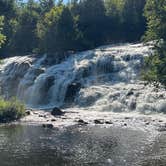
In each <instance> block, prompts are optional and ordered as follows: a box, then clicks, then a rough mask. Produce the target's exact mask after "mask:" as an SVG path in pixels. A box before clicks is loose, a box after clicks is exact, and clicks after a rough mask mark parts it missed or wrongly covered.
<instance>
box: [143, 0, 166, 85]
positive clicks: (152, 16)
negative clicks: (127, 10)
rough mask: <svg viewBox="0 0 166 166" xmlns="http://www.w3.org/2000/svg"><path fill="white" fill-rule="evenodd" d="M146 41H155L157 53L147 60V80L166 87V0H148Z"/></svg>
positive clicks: (146, 8) (146, 7)
mask: <svg viewBox="0 0 166 166" xmlns="http://www.w3.org/2000/svg"><path fill="white" fill-rule="evenodd" d="M145 16H146V18H147V22H148V30H147V31H146V34H145V36H144V39H145V40H147V41H148V40H155V41H156V46H155V53H154V55H153V56H152V57H150V58H149V59H148V60H147V64H146V65H147V68H146V72H145V78H146V79H148V80H150V81H160V82H161V83H162V84H164V85H166V31H165V30H166V0H158V1H156V0H147V3H146V6H145Z"/></svg>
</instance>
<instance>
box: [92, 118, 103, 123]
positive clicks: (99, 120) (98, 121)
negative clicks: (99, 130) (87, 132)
mask: <svg viewBox="0 0 166 166" xmlns="http://www.w3.org/2000/svg"><path fill="white" fill-rule="evenodd" d="M94 123H95V124H104V120H103V119H95V120H94Z"/></svg>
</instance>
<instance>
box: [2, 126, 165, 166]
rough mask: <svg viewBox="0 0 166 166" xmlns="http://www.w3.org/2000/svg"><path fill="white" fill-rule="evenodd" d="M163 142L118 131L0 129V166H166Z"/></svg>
mask: <svg viewBox="0 0 166 166" xmlns="http://www.w3.org/2000/svg"><path fill="white" fill-rule="evenodd" d="M165 138H166V135H164V134H162V135H161V136H158V137H157V138H154V135H152V134H149V133H145V132H142V131H134V130H129V129H120V128H109V129H107V128H99V127H70V128H67V129H61V130H59V129H53V130H50V129H43V128H41V127H37V126H20V125H18V126H8V127H0V163H1V164H0V165H1V166H22V165H24V166H65V165H66V166H93V165H94V166H107V165H108V166H134V165H136V166H160V165H161V166H162V165H163V166H165V165H166V160H164V157H163V156H164V155H166V147H165V145H166V144H165V143H166V141H165V140H166V139H165Z"/></svg>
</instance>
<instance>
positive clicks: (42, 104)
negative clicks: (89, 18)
mask: <svg viewBox="0 0 166 166" xmlns="http://www.w3.org/2000/svg"><path fill="white" fill-rule="evenodd" d="M151 48H152V46H151V45H143V44H142V43H140V44H119V45H108V46H102V47H99V48H97V49H94V50H89V51H85V52H81V53H77V54H74V55H70V56H68V58H66V59H65V60H64V61H62V62H61V63H48V58H49V59H50V57H47V56H46V55H45V56H42V57H40V58H39V57H34V56H24V57H13V58H8V59H5V60H4V63H3V65H1V67H0V85H1V93H2V94H3V95H4V96H5V97H6V98H8V97H11V96H17V97H18V98H19V99H20V100H22V101H24V102H25V103H26V104H27V106H29V107H33V108H51V107H54V106H58V107H62V106H64V105H65V106H71V105H72V107H79V108H84V109H87V110H98V111H114V112H128V111H139V112H143V113H149V112H164V111H166V93H165V90H164V88H162V87H161V88H156V87H154V86H153V85H147V84H146V83H145V82H143V81H140V80H141V78H140V77H141V76H140V74H141V70H142V67H143V63H144V58H145V57H147V56H150V55H151V53H152V49H151Z"/></svg>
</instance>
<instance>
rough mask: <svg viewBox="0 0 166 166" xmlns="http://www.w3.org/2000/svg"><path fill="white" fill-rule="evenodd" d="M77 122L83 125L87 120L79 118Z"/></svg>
mask: <svg viewBox="0 0 166 166" xmlns="http://www.w3.org/2000/svg"><path fill="white" fill-rule="evenodd" d="M77 122H78V123H79V124H84V125H86V124H88V122H85V121H84V120H82V119H79V120H78V121H77Z"/></svg>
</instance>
